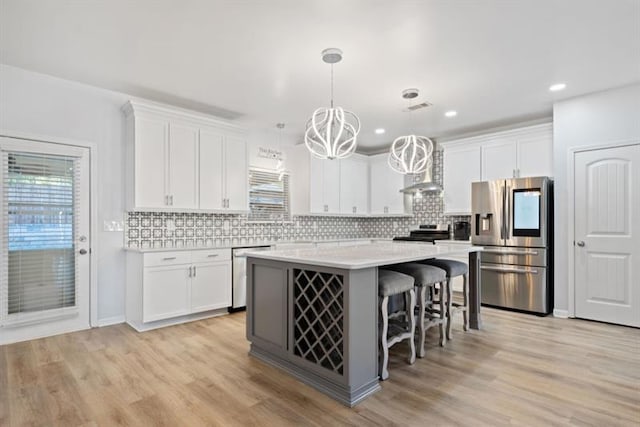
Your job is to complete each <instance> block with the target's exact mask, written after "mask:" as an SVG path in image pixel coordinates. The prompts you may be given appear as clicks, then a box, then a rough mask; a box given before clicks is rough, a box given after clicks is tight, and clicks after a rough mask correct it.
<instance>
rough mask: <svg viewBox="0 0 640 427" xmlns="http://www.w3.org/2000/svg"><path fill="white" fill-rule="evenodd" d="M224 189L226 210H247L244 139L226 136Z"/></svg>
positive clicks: (245, 144) (247, 196)
mask: <svg viewBox="0 0 640 427" xmlns="http://www.w3.org/2000/svg"><path fill="white" fill-rule="evenodd" d="M224 160H225V163H224V164H225V167H226V170H225V187H226V199H227V202H226V204H227V209H229V210H232V211H246V210H247V209H248V208H249V192H248V189H247V186H248V183H247V180H248V179H249V175H248V168H247V143H246V141H245V140H244V138H239V137H235V136H227V138H226V140H225V144H224Z"/></svg>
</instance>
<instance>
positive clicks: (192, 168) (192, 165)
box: [168, 123, 198, 209]
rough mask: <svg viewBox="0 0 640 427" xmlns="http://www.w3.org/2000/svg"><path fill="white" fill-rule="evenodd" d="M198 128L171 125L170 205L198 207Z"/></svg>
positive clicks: (186, 207)
mask: <svg viewBox="0 0 640 427" xmlns="http://www.w3.org/2000/svg"><path fill="white" fill-rule="evenodd" d="M197 154H198V128H195V127H191V126H187V125H182V124H178V123H171V125H170V126H169V192H168V194H169V206H170V207H172V208H176V209H197V208H198V164H197V158H198V157H197Z"/></svg>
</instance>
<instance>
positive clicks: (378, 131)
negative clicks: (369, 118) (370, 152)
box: [375, 128, 385, 135]
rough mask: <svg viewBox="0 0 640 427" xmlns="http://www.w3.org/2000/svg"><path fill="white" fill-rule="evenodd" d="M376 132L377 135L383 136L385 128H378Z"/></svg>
mask: <svg viewBox="0 0 640 427" xmlns="http://www.w3.org/2000/svg"><path fill="white" fill-rule="evenodd" d="M375 132H376V134H377V135H382V134H383V133H384V132H385V131H384V129H383V128H378V129H376V130H375Z"/></svg>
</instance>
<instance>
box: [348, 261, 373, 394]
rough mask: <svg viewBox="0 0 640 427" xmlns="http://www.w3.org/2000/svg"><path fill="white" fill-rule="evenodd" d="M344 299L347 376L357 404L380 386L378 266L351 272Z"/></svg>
mask: <svg viewBox="0 0 640 427" xmlns="http://www.w3.org/2000/svg"><path fill="white" fill-rule="evenodd" d="M346 301H347V305H346V307H345V337H346V341H347V346H346V354H345V359H346V360H347V371H346V375H347V377H348V383H349V386H350V388H351V393H352V397H353V399H354V401H355V402H356V403H357V402H358V401H360V400H362V399H364V398H366V397H367V396H368V395H370V394H371V393H373V392H375V391H377V390H378V389H379V388H380V385H379V383H378V380H379V378H378V351H379V346H378V268H377V267H373V268H366V269H362V270H351V271H350V274H349V280H348V285H347V288H346Z"/></svg>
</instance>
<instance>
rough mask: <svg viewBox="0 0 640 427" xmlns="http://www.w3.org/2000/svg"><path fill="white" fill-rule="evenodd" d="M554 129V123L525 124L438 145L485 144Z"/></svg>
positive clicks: (444, 147)
mask: <svg viewBox="0 0 640 427" xmlns="http://www.w3.org/2000/svg"><path fill="white" fill-rule="evenodd" d="M552 131H553V123H552V122H547V123H541V124H536V125H530V126H524V127H520V128H516V129H509V130H503V131H498V132H489V133H485V134H481V135H474V136H469V137H464V138H460V139H452V140H448V141H444V142H438V145H439V146H441V147H442V148H443V149H444V150H446V149H447V148H453V147H458V146H461V145H472V144H483V143H487V142H491V141H493V140H495V139H513V138H517V139H519V138H522V137H527V136H530V135H536V134H539V133H541V132H552Z"/></svg>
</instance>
